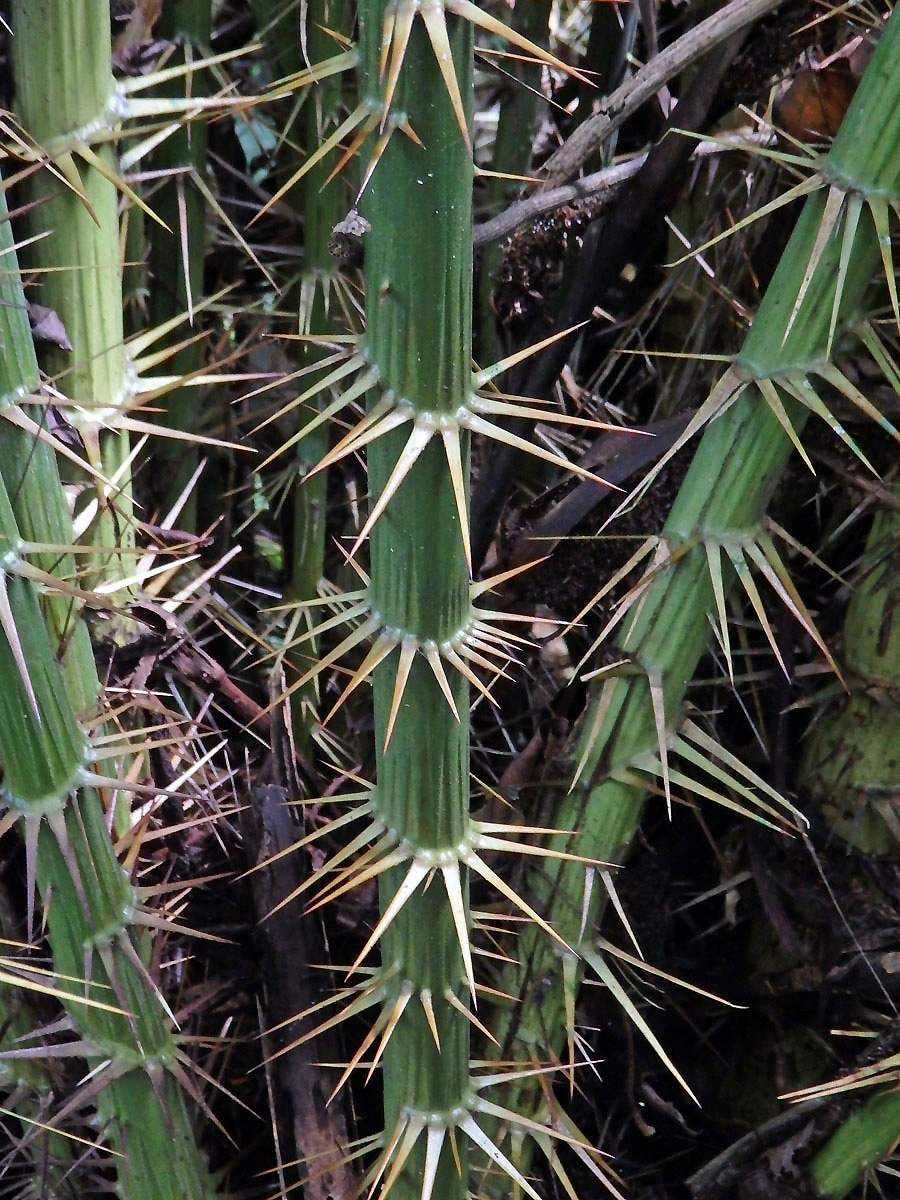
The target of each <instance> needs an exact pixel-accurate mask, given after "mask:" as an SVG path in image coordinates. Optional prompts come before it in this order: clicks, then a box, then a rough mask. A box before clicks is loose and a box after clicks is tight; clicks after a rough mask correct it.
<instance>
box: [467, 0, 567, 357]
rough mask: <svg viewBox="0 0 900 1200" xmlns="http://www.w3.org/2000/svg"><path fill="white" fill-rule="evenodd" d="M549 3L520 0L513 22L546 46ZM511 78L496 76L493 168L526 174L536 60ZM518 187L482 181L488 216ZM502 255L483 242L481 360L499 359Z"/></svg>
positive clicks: (513, 68) (516, 66) (512, 70)
mask: <svg viewBox="0 0 900 1200" xmlns="http://www.w3.org/2000/svg"><path fill="white" fill-rule="evenodd" d="M549 16H550V9H549V6H545V5H543V4H534V3H533V0H518V3H517V4H516V7H515V9H514V10H513V13H512V19H511V23H512V25H513V27H514V28H515V29H517V30H518V31H519V33H521V34H523V35H524V36H525V37H527V38H530V39H531V41H533V42H536V43H537V44H538V45H539V46H541V45H546V42H547V24H548V18H549ZM507 70H508V71H509V74H510V77H509V78H507V77H506V75H502V76H500V80H501V82H500V116H499V118H498V121H497V136H496V139H495V141H494V154H493V158H492V159H491V170H492V171H496V172H497V174H498V175H512V176H515V175H527V174H528V168H529V166H530V164H531V152H532V147H533V143H534V138H533V134H534V125H535V120H536V118H537V111H538V103H539V102H540V98H541V97H540V86H541V66H540V63H537V62H528V61H524V60H523V61H521V62H512V63H510V65H509V66H508V68H507ZM520 188H521V183H519V182H518V181H516V180H515V179H502V178H498V177H496V176H495V177H493V178H489V179H488V180H487V181H486V183H485V188H484V196H483V206H484V208H485V210H486V211H487V213H488V215H489V216H493V215H494V214H495V213H496V212H499V210H500V209H501V208H502V207H503V205H504V204H508V203H509V202H510V201H511V200H512V199H513V198H514V197H515V195H516V193H517V192H518V191H519V189H520ZM502 257H503V249H502V245H501V243H499V242H491V243H489V244H488V245H487V246H485V248H484V250H483V252H482V255H481V263H480V266H479V275H478V309H479V311H478V324H479V328H480V330H481V338H480V344H479V349H478V352H479V354H480V359H481V362H483V363H489V362H496V361H497V359H499V358H502V353H501V352H500V351H501V347H500V342H499V339H498V337H497V333H496V317H495V315H494V312H493V309H492V307H491V296H492V295H493V291H494V284H495V280H494V278H493V276H494V275H495V273H496V272H497V269H498V268H499V266H500V263H501V260H502Z"/></svg>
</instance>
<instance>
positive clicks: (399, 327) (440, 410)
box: [360, 0, 472, 1200]
mask: <svg viewBox="0 0 900 1200" xmlns="http://www.w3.org/2000/svg"><path fill="white" fill-rule="evenodd" d="M385 8H386V3H385V0H367V2H365V3H363V4H361V5H360V33H361V54H362V61H363V83H362V88H363V90H364V94H365V96H367V97H368V98H369V99H370V101H371V102H372V105H373V108H374V109H375V111H377V106H378V104H379V103H380V85H379V83H378V66H377V64H378V53H379V44H380V40H381V30H382V25H383V16H384V11H385ZM448 26H449V32H450V39H451V44H452V48H453V60H454V66H455V70H456V75H457V78H458V80H459V87H460V92H461V94H462V96H463V98H464V103H465V104H466V105H469V104H470V102H471V99H470V98H471V86H472V84H471V80H472V76H471V70H472V34H471V29H470V28H469V27H468V26H467V25H466V24H464V23H462V22H456V21H455V20H454V19H452V18H451V19H450V21H449V22H448ZM393 108H394V110H395V111H397V112H401V113H405V114H408V117H409V121H410V124H411V126H412V128H413V129H414V130H415V132H416V135H417V136H418V138H419V139H420V140H421V142H422V145H416V144H415V143H414V142H413V141H412V140H410V139H409V138H408V137H406V136H405V135H404V134H403V133H402V132H400V131H395V132H394V133H393V136H392V137H391V139H390V142H389V143H388V146H387V149H386V151H385V153H384V155H383V157H382V159H381V161H380V162H379V164H378V166H377V167H376V169H375V173H374V175H373V177H372V179H371V181H370V183H369V185H368V188H367V191H366V193H365V196H364V208H363V211H364V213H365V216H366V218H367V219H368V221H369V222H370V224H371V227H372V228H371V232H370V233H368V234H367V235H366V251H365V253H366V261H365V277H366V342H365V344H366V350H367V356H368V359H369V361H370V363H371V364H372V365H373V366H374V367H375V368H376V369H377V371H378V373H379V388H378V391H377V393H376V394H375V395H373V397H372V403H373V404H374V403H375V402H377V401H378V400H379V399H380V398H381V397H382V396H384V395H386V394H387V393H391V394H392V395H393V396H394V397H395V398H397V399H398V400H399V399H400V398H402V400H403V401H404V402H406V403H407V404H408V405H410V406H411V407H412V409H413V410H414V412H415V413H417V414H421V413H423V412H426V411H427V412H432V413H435V414H437V415H440V414H444V415H446V416H450V415H451V414H453V413H455V412H456V411H457V410H458V409H459V408H460V407H461V406H463V405H464V404H465V403H466V401H467V398H468V396H469V393H470V390H471V366H470V346H471V322H472V295H471V292H472V279H471V268H472V241H471V239H472V200H471V193H472V164H471V158H470V156H469V153H468V150H467V147H466V146H465V143H464V142H463V138H462V135H461V132H460V130H459V128H458V126H457V121H456V117H455V116H454V113H453V110H452V107H451V105H450V102H449V100H448V98H447V94H446V90H445V86H444V83H443V82H442V79H441V75H440V72H439V69H438V65H437V63H436V61H435V54H434V51H433V50H432V48H431V46H430V44H429V41H428V38H427V36H426V34H425V30H424V27H423V25H422V23H421V22H420V21H418V20H417V21H416V22H415V24H414V26H413V30H412V36H411V40H410V44H409V47H408V49H407V53H406V57H405V61H404V66H403V69H402V71H401V75H400V83H399V86H398V91H397V95H396V97H395V100H394V106H393ZM408 435H409V426H408V425H407V426H405V427H401V428H400V429H399V430H395V431H394V432H393V433H390V434H388V435H386V436H382V437H380V438H379V439H378V440H377V441H375V442H374V444H373V445H372V446H371V447H370V449H369V457H368V466H369V488H370V502H371V501H374V500H375V499H376V498H377V497H378V496H379V495H380V494H381V492H382V490H383V489H384V487H385V483H386V481H387V479H388V477H389V475H390V472H391V470H392V468H393V466H394V464H395V463H396V461H397V459H398V456H399V453H400V450H401V448H402V447H403V445H404V443H405V441H406V438H407V437H408ZM462 461H463V463H464V464H467V461H468V448H467V445H466V444H465V443H464V444H463V446H462ZM370 548H371V585H370V589H369V594H370V601H371V607H372V612H373V614H376V615H377V616H378V618H379V619H380V621H381V623H382V626H383V627H384V628H385V629H390V630H394V631H396V632H398V633H400V634H402V636H403V637H404V638H407V639H410V641H411V644H412V643H413V642H414V644H415V645H416V646H417V647H418V651H419V652H417V653H416V655H415V658H414V660H413V663H412V669H411V671H410V675H409V680H408V682H407V685H406V688H405V691H404V693H403V699H402V702H401V703H400V705H399V710H398V711H397V714H396V724H395V726H394V730H393V735H392V737H391V739H390V742H389V745H388V748H387V750H386V751H384V750H383V746H384V742H385V736H386V731H387V727H388V724H389V721H390V714H391V712H392V703H393V700H392V697H393V692H394V683H395V677H396V674H397V652H395V653H394V654H392V655H391V656H390V657H389V658H388V659H387V660H386V661H385V662H384V663H382V664H381V665H380V666H379V667H377V668H376V670H375V678H374V699H375V740H376V754H377V784H376V789H375V799H374V807H375V811H376V814H377V816H378V817H379V818H380V819H381V821H382V822H383V823H384V825H385V826H386V827H387V828H388V829H389V830H392V831H393V832H394V833H395V835H396V837H397V839H398V840H399V841H400V842H401V844H403V845H406V846H408V847H409V852H410V854H411V855H413V856H416V855H419V856H422V855H426V854H428V852H437V853H440V852H443V853H444V854H446V856H447V857H448V859H449V860H453V859H454V857H455V854H456V847H457V846H458V845H459V843H460V842H461V840H462V839H463V837H464V836H465V834H466V831H467V829H468V807H469V779H468V744H469V730H468V686H467V684H466V682H465V680H464V679H462V678H461V677H460V676H458V675H457V674H456V672H455V671H454V670H452V669H448V671H447V675H448V677H449V681H450V688H451V689H452V693H453V697H454V701H455V704H456V708H457V712H458V714H459V719H457V718H456V717H455V716H454V715H453V713H452V712H451V711H450V708H449V706H448V703H447V700H446V699H445V698H444V696H443V695H442V692H441V689H440V687H439V686H438V683H437V681H436V679H435V676H434V674H433V673H432V670H431V668H430V667H429V666H428V664H427V662H426V659H425V656H424V654H423V652H422V651H424V650H425V649H426V648H427V646H428V645H429V644H432V645H438V646H439V645H441V644H442V643H445V642H447V641H449V640H451V639H452V638H453V637H455V636H456V635H457V634H458V633H459V632H460V631H461V630H463V629H464V628H465V626H466V624H467V622H468V620H469V617H470V612H471V605H470V599H469V577H468V571H467V568H466V562H465V555H464V550H463V541H462V537H461V531H460V527H459V517H458V514H457V506H456V502H455V500H454V494H453V488H452V485H451V478H450V473H449V471H448V467H447V459H446V457H445V453H444V448H443V446H442V443H441V440H440V438H437V437H435V438H432V440H431V442H430V443H429V444H428V446H427V447H426V449H425V451H424V453H422V455H421V456H420V457H419V458H418V460H417V461H416V462H415V464H414V465H413V467H412V468H411V470H410V471H409V473H408V475H407V476H406V478H405V480H404V482H403V483H402V484H401V485H400V487H399V489H398V491H397V492H396V494H395V495H394V496H393V498H392V499H391V500H390V502H389V504H388V506H387V509H386V512H385V513H384V515H383V516H382V517H381V519H380V520H379V522H378V523H377V524H376V525H375V527H374V530H373V532H372V536H371V542H370ZM435 861H436V860H435ZM459 869H460V871H461V874H462V891H463V894H465V892H466V878H465V875H466V872H465V868H464V867H463V866H462V864H459ZM406 870H407V867H406V865H404V866H402V867H399V868H395V869H393V870H391V871H390V872H389V873H388V874H387V875H386V876H384V877H382V881H381V887H380V899H381V905H382V910H384V908H385V907H386V906H387V905H388V904H389V903H390V901H391V899H392V897H393V896H394V895H395V894H396V891H397V888H398V886H399V884H400V882H401V880H402V879H403V878H404V876H405V874H406ZM381 950H382V962H383V964H384V965H396V966H397V967H398V968H399V970H398V972H397V974H396V976H395V977H394V978H393V979H392V980H391V981H390V983H389V985H388V986H389V993H390V994H389V996H388V999H387V1001H386V1006H387V1007H388V1008H389V1009H390V1008H392V1007H393V1005H394V1003H395V1000H396V997H397V996H398V995H399V994H400V990H401V989H406V990H409V991H410V992H411V995H412V999H411V1001H410V1003H409V1005H408V1007H407V1008H406V1010H405V1011H404V1013H403V1016H402V1017H401V1018H400V1020H399V1022H398V1023H397V1027H396V1029H395V1030H394V1033H393V1035H392V1037H391V1039H390V1042H389V1043H388V1046H387V1049H386V1051H385V1055H384V1103H385V1128H386V1132H387V1133H388V1135H390V1133H391V1132H392V1131H393V1130H394V1128H395V1126H396V1124H397V1122H398V1119H399V1118H400V1116H401V1114H403V1113H406V1114H410V1113H412V1114H423V1115H424V1116H425V1117H426V1118H427V1116H428V1114H433V1115H434V1118H435V1120H437V1121H439V1122H441V1121H442V1122H443V1124H444V1125H445V1126H450V1125H452V1124H453V1123H454V1121H455V1120H456V1119H458V1117H459V1115H460V1114H461V1113H462V1111H463V1110H464V1109H465V1106H466V1103H467V1099H468V1086H469V1057H468V1025H467V1022H466V1020H465V1018H464V1017H463V1016H462V1015H461V1014H460V1013H459V1012H458V1011H457V1010H456V1009H455V1008H453V1007H452V1006H451V1005H450V1004H449V1003H448V1002H447V1001H446V999H445V995H446V994H447V993H448V991H449V992H450V993H452V994H453V995H455V996H456V997H457V999H458V1000H459V1001H461V1002H462V1003H463V1004H464V1003H465V998H466V986H465V981H464V972H463V960H462V957H461V953H460V947H459V941H458V938H457V933H456V930H455V928H454V922H453V917H452V913H451V908H450V904H449V903H448V897H447V893H446V891H445V887H444V883H443V880H442V879H441V877H440V875H438V877H437V878H435V879H433V880H432V881H431V882H430V884H429V885H428V886H427V887H426V888H425V889H424V890H422V888H420V889H419V890H418V891H417V892H416V893H415V894H414V895H413V897H412V898H411V899H410V900H409V901H408V902H407V904H406V906H405V907H404V908H403V909H402V911H401V913H400V915H399V917H398V918H397V919H396V920H395V921H394V922H393V924H392V925H391V926H390V927H389V928H388V930H387V932H386V933H385V935H384V936H383V938H382V942H381ZM429 996H430V997H431V1001H432V1003H433V1006H434V1013H435V1019H436V1024H437V1028H438V1031H439V1035H440V1050H438V1049H437V1047H436V1045H435V1042H434V1040H433V1037H432V1034H431V1032H430V1031H429V1027H428V1023H427V1020H426V1016H425V1009H424V1007H423V1003H422V999H423V998H427V997H429ZM424 1141H425V1139H424V1137H422V1138H420V1139H419V1142H418V1143H417V1146H416V1149H415V1151H414V1153H413V1155H412V1157H411V1158H410V1160H409V1162H408V1164H407V1166H406V1168H405V1169H404V1171H403V1173H402V1176H401V1178H400V1179H399V1180H398V1182H397V1183H396V1184H395V1186H394V1191H393V1193H392V1194H393V1195H395V1196H399V1197H407V1196H410V1197H411V1196H417V1197H418V1196H419V1195H420V1194H421V1192H422V1169H423V1156H424V1152H425V1147H424ZM457 1145H458V1148H459V1153H460V1156H461V1162H462V1174H461V1176H460V1175H459V1174H458V1173H457V1168H456V1166H455V1165H454V1161H453V1155H452V1153H451V1149H450V1145H449V1143H448V1142H447V1141H445V1142H444V1145H443V1149H442V1151H441V1158H440V1165H439V1170H438V1175H437V1181H436V1183H435V1190H434V1195H435V1196H440V1197H441V1198H442V1200H452V1198H453V1197H459V1198H460V1200H462V1198H463V1197H465V1195H466V1193H467V1183H468V1181H467V1178H466V1175H467V1171H466V1150H465V1139H464V1138H458V1139H457Z"/></svg>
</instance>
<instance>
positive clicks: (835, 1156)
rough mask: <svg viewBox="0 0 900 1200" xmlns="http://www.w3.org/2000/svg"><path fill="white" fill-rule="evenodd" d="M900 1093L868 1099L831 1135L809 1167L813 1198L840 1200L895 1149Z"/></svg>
mask: <svg viewBox="0 0 900 1200" xmlns="http://www.w3.org/2000/svg"><path fill="white" fill-rule="evenodd" d="M898 1137H900V1092H898V1091H897V1089H896V1088H895V1087H891V1088H890V1089H889V1090H887V1091H881V1092H879V1093H878V1095H876V1096H871V1097H870V1098H869V1099H868V1100H866V1102H865V1103H864V1104H863V1105H862V1106H861V1107H860V1108H859V1109H858V1110H857V1111H856V1112H855V1113H853V1114H852V1115H851V1116H850V1117H848V1118H847V1120H846V1121H845V1122H844V1123H843V1124H842V1125H841V1126H840V1128H839V1129H838V1130H837V1131H836V1132H835V1133H833V1134H832V1136H831V1137H830V1138H829V1139H828V1141H827V1142H826V1143H825V1145H824V1146H823V1148H822V1149H821V1150H820V1151H819V1152H818V1154H816V1156H815V1157H814V1158H813V1160H812V1162H811V1163H810V1166H809V1173H810V1175H811V1177H812V1180H813V1182H814V1184H815V1187H816V1194H817V1195H819V1196H827V1197H829V1200H842V1197H844V1196H846V1195H847V1193H848V1192H850V1191H852V1190H853V1188H855V1187H858V1186H859V1184H860V1183H863V1182H864V1181H865V1179H866V1178H867V1175H866V1173H867V1172H868V1171H870V1170H871V1169H872V1168H874V1167H876V1166H877V1165H878V1164H879V1163H880V1162H882V1161H883V1160H884V1159H885V1158H886V1157H887V1156H888V1155H890V1154H891V1153H893V1152H894V1151H895V1150H896V1147H897V1138H898Z"/></svg>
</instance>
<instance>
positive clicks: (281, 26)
mask: <svg viewBox="0 0 900 1200" xmlns="http://www.w3.org/2000/svg"><path fill="white" fill-rule="evenodd" d="M346 8H347V6H346V3H345V0H310V3H309V5H308V7H307V9H306V13H305V16H306V32H305V40H306V51H307V54H308V56H309V61H310V62H314V63H318V62H323V61H325V60H326V59H327V58H328V57H329V55H331V54H333V53H334V40H333V38H332V37H330V36H329V34H328V33H326V32H325V30H326V29H332V30H337V31H341V30H344V29H346V28H348V27H349V26H350V24H351V22H350V20H349V14H348V13H347V11H346ZM253 10H254V15H255V16H256V23H257V28H258V29H260V30H261V31H262V32H263V35H264V36H265V40H266V55H267V58H268V60H269V63H270V65H271V67H272V70H273V74H274V75H275V77H276V78H281V77H284V76H289V75H297V74H299V73H300V72H301V71H302V70H303V67H304V63H303V58H302V54H301V44H300V37H299V36H298V30H297V23H298V12H297V9H296V8H295V7H292V6H289V7H287V8H286V7H285V4H284V3H283V0H254V5H253ZM344 87H345V84H344V80H343V76H342V75H339V74H338V75H334V76H330V77H328V78H325V79H321V80H319V81H318V82H317V83H315V84H314V85H312V88H313V91H312V94H311V95H309V96H307V97H306V99H305V107H304V110H303V112H302V114H301V119H302V130H303V136H304V142H305V146H306V150H307V153H308V154H310V155H311V154H312V153H313V152H314V151H315V149H316V148H317V147H318V146H319V145H321V143H322V142H323V141H324V140H325V138H326V137H328V135H329V134H330V133H331V132H332V131H333V130H334V129H335V128H337V126H338V125H339V124H340V121H341V118H342V115H343V105H342V98H343V92H344ZM292 145H293V143H292V142H290V141H288V143H287V145H286V146H285V147H284V148H283V154H284V150H287V151H288V153H287V154H284V157H285V159H286V161H287V165H288V168H289V170H290V171H293V170H295V169H296V168H297V167H298V166H299V165H300V164H299V162H297V161H294V159H295V157H296V155H295V154H291V153H290V150H291V147H292ZM337 160H338V151H337V150H334V151H332V153H331V154H328V155H325V156H323V157H322V158H321V159H320V160H319V161H318V162H317V163H316V164H315V165H314V166H312V167H311V168H310V169H309V170H308V171H307V173H306V174H305V175H304V177H303V181H302V185H301V187H299V188H292V189H291V191H290V192H289V193H288V195H287V197H286V200H287V203H290V204H294V205H296V207H297V215H298V219H302V222H303V267H302V271H301V273H300V278H299V282H298V284H297V285H296V286H291V287H289V288H288V289H286V293H285V295H284V298H283V300H282V306H283V307H286V308H287V310H288V312H289V314H290V317H291V323H292V326H293V328H292V329H291V332H292V333H295V332H297V331H298V330H299V332H300V333H301V334H303V335H306V336H309V337H312V338H316V337H325V338H327V336H328V334H329V333H340V332H344V330H342V329H341V327H340V316H341V314H340V311H339V308H340V306H339V305H338V304H336V302H335V301H336V297H335V295H333V294H331V293H333V291H334V277H335V274H336V266H335V262H334V259H333V258H332V256H331V254H330V252H329V248H328V247H329V241H330V239H331V231H332V229H333V228H334V226H335V225H336V224H337V223H338V222H339V221H340V220H341V218H342V217H343V216H344V215H345V213H346V209H347V204H346V201H343V203H342V190H341V189H342V186H343V176H342V178H341V180H339V181H335V182H332V183H331V184H328V177H329V175H330V174H331V172H332V170H333V168H334V166H335V164H336V162H337ZM300 345H301V349H300V353H299V358H300V361H301V363H302V365H303V366H304V367H308V366H312V365H313V364H315V363H316V362H319V361H321V360H322V359H324V358H326V357H327V356H328V350H327V348H326V347H323V346H321V345H319V344H318V343H317V342H315V341H309V342H304V343H301V344H300ZM324 374H325V371H324V370H323V372H321V375H324ZM320 377H321V376H320ZM315 380H316V373H315V372H312V373H311V374H310V375H309V376H308V377H307V376H304V388H307V387H309V386H312V384H313V383H314V382H315ZM300 413H301V415H300V418H299V427H298V432H300V431H301V430H302V429H303V426H304V424H305V423H307V422H308V421H310V420H311V419H312V418H313V416H314V415H315V413H314V410H313V409H311V408H309V409H307V408H302V409H301V410H300ZM327 449H328V433H327V429H326V428H325V427H324V426H322V427H320V428H319V429H317V430H314V431H313V432H312V433H311V434H310V435H309V436H308V437H304V438H303V439H302V440H301V441H300V442H299V443H298V445H297V476H296V478H295V480H294V483H293V485H292V488H291V495H290V498H289V499H288V501H287V502H288V503H289V504H292V505H293V514H292V521H291V533H292V536H291V545H290V546H286V547H285V549H286V551H287V554H288V573H289V579H290V582H289V585H288V589H287V595H288V597H289V598H290V599H291V600H294V601H304V600H311V599H314V598H315V597H316V596H317V595H318V589H319V584H320V583H321V580H322V574H323V568H324V559H325V526H326V520H325V516H326V514H325V505H326V497H327V488H328V475H327V472H326V471H319V472H317V473H316V474H311V472H312V468H313V467H314V466H315V465H316V463H317V462H318V461H319V460H320V459H321V458H322V457H323V455H324V454H325V452H326V451H327ZM315 652H316V649H315V642H314V641H313V644H312V645H311V646H310V653H311V654H315ZM285 670H286V682H287V684H288V686H290V685H291V684H292V683H293V682H295V679H296V672H293V675H294V678H292V667H291V665H290V662H289V661H286V663H285ZM316 719H317V688H316V683H315V681H314V680H313V681H310V682H309V683H308V684H306V685H304V686H302V687H301V688H300V689H299V691H298V693H297V694H295V696H294V698H293V700H292V702H291V723H292V728H293V733H294V744H295V746H296V747H297V749H298V750H299V751H300V752H301V753H303V754H307V753H309V751H310V749H311V746H312V735H313V731H314V729H315V725H316Z"/></svg>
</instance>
